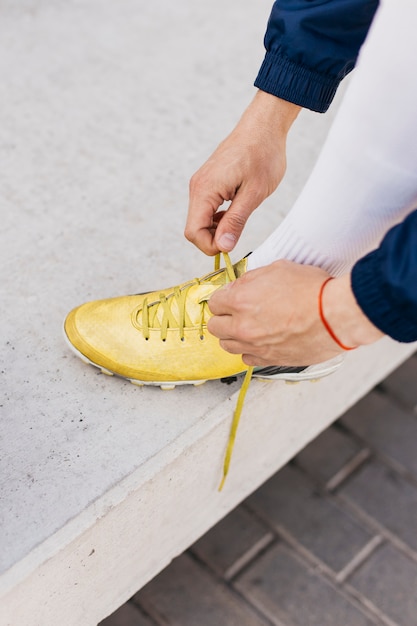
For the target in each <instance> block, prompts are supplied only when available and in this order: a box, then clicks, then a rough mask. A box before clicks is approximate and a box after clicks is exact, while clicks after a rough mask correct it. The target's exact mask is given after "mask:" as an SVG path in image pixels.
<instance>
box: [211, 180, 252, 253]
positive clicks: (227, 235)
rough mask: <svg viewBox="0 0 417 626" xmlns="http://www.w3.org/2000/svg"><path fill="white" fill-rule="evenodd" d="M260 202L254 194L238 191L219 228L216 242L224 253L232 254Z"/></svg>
mask: <svg viewBox="0 0 417 626" xmlns="http://www.w3.org/2000/svg"><path fill="white" fill-rule="evenodd" d="M258 204H259V201H257V199H255V196H254V194H250V193H247V192H246V193H245V192H244V191H243V190H242V191H238V192H237V194H236V195H235V197H234V199H233V201H232V203H231V204H230V206H229V208H228V209H227V211H225V212H224V213H223V215H222V218H221V220H220V222H219V224H218V226H217V229H216V235H215V242H216V245H217V247H218V249H219V250H221V251H222V252H230V251H231V250H233V248H234V247H235V245H236V244H237V242H238V240H239V237H240V235H241V234H242V231H243V229H244V227H245V224H246V222H247V221H248V218H249V216H250V215H251V213H252V212H253V211H254V210H255V209H256V207H257V206H258Z"/></svg>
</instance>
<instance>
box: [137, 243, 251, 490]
mask: <svg viewBox="0 0 417 626" xmlns="http://www.w3.org/2000/svg"><path fill="white" fill-rule="evenodd" d="M222 254H223V258H224V261H225V266H226V267H225V271H226V274H227V276H226V281H227V282H233V281H235V280H236V278H237V276H236V273H235V270H234V267H233V265H232V262H231V260H230V257H229V255H228V254H227V252H223V253H222ZM218 271H220V254H217V255H216V256H215V260H214V272H218ZM209 276H210V277H212V276H213V274H210V275H209ZM207 278H208V276H206V277H204V278H201V279H199V278H195V279H194V280H192V281H190V282H189V283H186V284H185V285H181V286H179V287H175V288H174V290H173V291H172V292H171V293H169V294H168V295H167V294H165V293H163V292H161V293H160V294H159V299H158V300H153V301H152V302H149V301H148V298H145V299H144V301H143V303H142V306H141V308H140V309H138V310H136V312H135V314H134V319H133V321H134V323H135V322H136V323H135V326H137V328H139V325H138V320H137V318H138V315H139V314H140V313H142V316H141V317H142V320H141V325H140V328H141V330H142V333H143V336H144V338H145V339H146V340H148V339H149V337H150V329H155V328H159V329H160V332H161V340H162V341H166V338H167V334H168V328H171V329H176V330H178V332H179V335H180V338H181V341H184V340H185V334H184V330H185V328H187V327H192V328H196V327H198V328H199V331H200V339H204V329H205V324H206V320H207V319H208V318H209V317H210V316H211V312H210V310H209V308H208V299H209V297H210V295H211V293H212V289H210V291H209V292H208V294H207V297H206V298H205V297H203V298H202V299H201V300H200V302H199V304H200V313H199V316H198V319H197V320H195V321H192V320H191V319H190V316H189V313H188V311H187V297H188V294H189V291H190V289H191V288H192V287H194V286H195V285H201V284H204V282H205V279H207ZM213 284H215V282H211V285H213ZM173 309H174V310H175V313H174V311H173ZM253 369H254V368H253V367H248V369H247V371H246V374H245V378H244V380H243V383H242V386H241V388H240V391H239V395H238V398H237V402H236V407H235V410H234V413H233V419H232V424H231V427H230V433H229V439H228V442H227V446H226V452H225V456H224V462H223V476H222V479H221V482H220V485H219V488H218V490H219V491H221V490H222V489H223V486H224V483H225V481H226V477H227V474H228V472H229V467H230V461H231V458H232V453H233V448H234V444H235V439H236V432H237V428H238V425H239V421H240V416H241V414H242V409H243V404H244V401H245V397H246V393H247V391H248V388H249V384H250V381H251V378H252V373H253Z"/></svg>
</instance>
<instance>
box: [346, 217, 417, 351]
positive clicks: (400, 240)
mask: <svg viewBox="0 0 417 626" xmlns="http://www.w3.org/2000/svg"><path fill="white" fill-rule="evenodd" d="M352 289H353V293H354V295H355V298H356V300H357V302H358V304H359V306H360V307H361V309H362V310H363V312H364V313H365V315H366V316H367V317H368V318H369V319H370V320H371V322H372V323H373V324H374V325H375V326H376V327H377V328H379V329H380V330H381V331H382V332H384V333H385V334H387V335H389V336H390V337H392V338H393V339H396V340H397V341H402V342H410V341H416V340H417V210H415V211H413V212H412V213H411V214H410V215H409V216H408V217H407V218H406V219H405V220H404V221H403V222H401V224H398V225H397V226H394V227H393V228H392V229H391V230H389V231H388V233H387V234H386V235H385V237H384V239H383V241H382V243H381V245H380V247H379V248H378V249H377V250H374V251H373V252H370V253H369V254H367V255H366V256H365V257H363V258H362V259H360V260H359V261H357V263H356V264H355V265H354V267H353V270H352Z"/></svg>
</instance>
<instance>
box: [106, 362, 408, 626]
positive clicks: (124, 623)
mask: <svg viewBox="0 0 417 626" xmlns="http://www.w3.org/2000/svg"><path fill="white" fill-rule="evenodd" d="M375 624H378V625H385V626H417V356H416V355H414V356H413V357H412V358H410V359H409V360H408V361H407V362H406V363H405V364H404V365H403V366H401V367H400V368H399V369H398V370H397V371H396V372H394V373H393V374H392V375H391V376H389V377H388V378H387V379H386V380H385V381H384V382H383V383H382V384H381V385H379V386H378V387H377V388H376V389H374V390H373V391H372V392H371V393H369V394H368V395H367V396H366V397H365V398H364V399H363V400H361V401H360V402H359V403H358V404H357V405H356V406H354V407H353V408H352V409H351V410H350V411H348V412H347V413H346V414H345V415H344V416H343V417H342V418H341V419H340V420H338V422H336V423H335V424H334V425H333V426H331V427H330V428H329V429H327V430H326V431H325V432H324V433H322V434H321V435H320V436H319V437H318V438H317V439H316V440H315V441H313V442H312V443H311V444H310V445H309V446H307V448H305V449H304V450H303V451H302V452H301V453H300V454H299V455H298V456H297V457H296V458H295V459H293V461H292V462H291V463H289V464H288V465H287V466H286V467H284V468H283V469H281V470H280V471H279V472H278V473H277V474H276V475H275V476H273V477H272V478H271V479H270V480H269V481H267V482H266V483H265V484H264V485H263V486H262V487H261V488H260V489H258V491H256V492H255V493H254V494H253V495H252V496H251V497H249V498H248V499H247V500H245V501H244V502H243V503H242V504H241V505H240V506H239V507H237V508H236V509H235V510H234V511H233V512H232V513H230V514H229V515H228V516H227V517H226V518H225V519H224V520H222V521H221V522H220V523H219V524H217V525H216V526H215V527H214V528H213V529H212V530H211V531H209V532H208V533H207V534H206V535H205V536H204V537H202V538H201V539H200V540H199V541H198V542H197V543H196V544H194V545H193V546H192V547H191V548H190V550H188V551H187V552H186V553H184V554H183V555H181V556H180V557H178V558H177V559H175V560H174V561H173V562H172V563H171V565H170V566H169V567H167V568H166V569H165V570H164V571H163V572H162V573H161V574H160V575H159V576H157V577H156V578H155V579H154V580H153V581H152V582H150V583H149V584H148V585H146V587H144V588H143V589H142V590H140V591H139V592H138V593H137V594H136V595H135V596H134V597H133V598H132V599H131V600H130V601H129V602H128V603H126V604H125V605H124V606H123V607H121V608H120V609H119V610H118V611H116V613H114V614H113V615H112V616H111V617H109V618H108V619H106V620H104V621H103V622H102V623H101V625H100V626H235V625H236V626H272V625H275V626H362V625H363V626H371V625H375Z"/></svg>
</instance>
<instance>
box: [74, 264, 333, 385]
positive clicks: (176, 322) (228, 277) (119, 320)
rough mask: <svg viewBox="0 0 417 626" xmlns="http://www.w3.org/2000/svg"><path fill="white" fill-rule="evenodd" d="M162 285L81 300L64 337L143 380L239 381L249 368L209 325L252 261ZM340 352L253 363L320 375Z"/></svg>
mask: <svg viewBox="0 0 417 626" xmlns="http://www.w3.org/2000/svg"><path fill="white" fill-rule="evenodd" d="M224 258H225V262H226V267H225V268H223V269H215V271H214V272H211V273H210V274H207V275H206V276H203V277H202V278H196V279H194V280H190V281H189V282H186V283H183V284H181V285H179V286H176V287H171V288H169V289H165V290H164V291H162V292H161V291H154V292H150V293H145V294H138V295H130V296H122V297H119V298H111V299H107V300H97V301H95V302H88V303H87V304H82V305H81V306H79V307H77V308H76V309H74V310H73V311H71V312H70V313H69V315H68V316H67V318H66V320H65V324H64V329H65V337H66V339H67V341H68V344H69V346H70V348H71V349H72V350H73V351H74V352H75V354H77V356H79V357H80V358H81V359H83V360H84V361H86V362H87V363H90V364H91V365H95V366H96V367H98V368H100V369H101V370H102V371H103V372H104V373H106V374H116V375H118V376H122V377H123V378H126V379H127V380H129V381H131V382H132V383H134V384H137V385H141V384H143V385H159V386H161V387H162V388H164V389H168V388H172V387H175V386H176V385H185V384H194V385H198V384H201V383H203V382H205V381H207V380H216V379H222V380H224V381H225V382H230V381H233V379H234V377H236V376H238V375H239V374H242V373H244V372H246V371H247V370H248V369H249V368H248V366H247V365H245V363H243V361H242V358H241V356H240V355H234V354H229V353H228V352H225V351H224V350H223V349H222V348H220V346H219V342H218V340H217V338H216V337H214V336H213V335H211V334H210V333H209V332H208V331H207V321H208V319H209V318H210V316H211V313H210V310H209V308H208V304H207V303H208V300H209V298H210V296H211V294H212V293H213V292H214V291H216V289H219V287H221V286H223V285H225V284H226V283H228V282H230V281H232V280H235V279H236V278H238V277H239V276H241V275H242V274H244V273H245V272H246V268H247V259H246V257H245V258H244V259H241V260H240V261H239V262H238V263H236V264H235V265H232V264H231V262H230V260H229V257H228V255H224ZM341 362H342V358H341V357H336V358H335V359H331V360H329V361H326V362H324V363H319V364H317V365H310V366H308V365H303V366H300V367H287V366H279V365H277V366H270V367H255V368H254V370H253V374H252V375H253V377H255V378H264V379H284V380H287V381H290V382H298V381H301V380H314V379H318V378H321V377H323V376H326V375H328V374H330V373H332V372H333V371H335V370H336V369H338V367H339V366H340V364H341Z"/></svg>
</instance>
